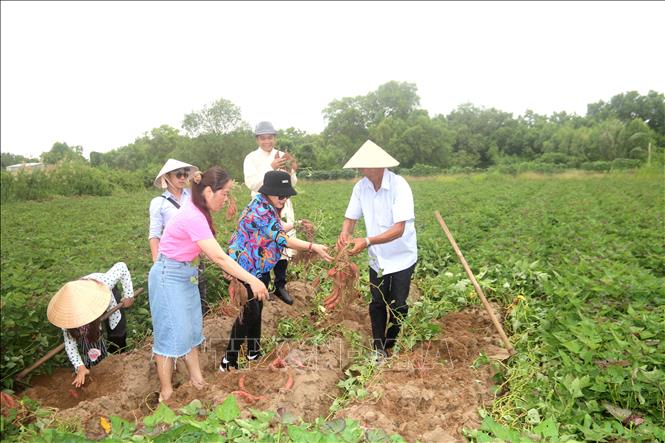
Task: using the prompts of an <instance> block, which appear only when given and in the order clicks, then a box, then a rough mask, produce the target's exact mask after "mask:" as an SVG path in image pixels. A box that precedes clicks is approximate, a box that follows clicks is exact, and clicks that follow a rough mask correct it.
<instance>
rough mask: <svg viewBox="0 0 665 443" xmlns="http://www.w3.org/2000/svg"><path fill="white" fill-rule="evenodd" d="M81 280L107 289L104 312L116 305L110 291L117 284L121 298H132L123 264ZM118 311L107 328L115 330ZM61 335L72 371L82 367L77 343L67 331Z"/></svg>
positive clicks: (131, 290)
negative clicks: (106, 301) (94, 281)
mask: <svg viewBox="0 0 665 443" xmlns="http://www.w3.org/2000/svg"><path fill="white" fill-rule="evenodd" d="M83 279H90V280H96V281H98V282H100V283H103V284H104V285H105V286H106V287H108V288H109V297H110V300H109V306H108V308H106V312H108V311H110V310H111V309H113V308H114V307H115V306H117V305H118V303H116V301H115V297H113V293H112V292H111V289H112V288H113V287H114V286H115V285H116V284H117V283H118V282H120V284H121V285H122V293H123V298H128V297H129V298H131V297H134V286H133V285H132V276H131V275H130V273H129V269H127V265H126V264H124V263H123V262H118V263H116V264H114V265H113V267H112V268H111V269H109V270H108V271H106V272H105V273H100V272H95V273H93V274H88V275H86V276H85V277H83ZM120 318H121V316H120V311H115V312H114V313H113V314H111V316H110V317H109V326H110V327H111V329H115V327H116V326H118V323H120ZM62 331H63V335H64V337H65V351H66V352H67V357H69V361H70V362H71V363H72V365H74V369H76V368H78V367H79V366H82V365H83V360H82V359H81V354H79V350H78V343H77V342H76V340H75V339H74V337H72V336H71V334H70V333H69V332H68V331H67V329H64V328H63V329H62Z"/></svg>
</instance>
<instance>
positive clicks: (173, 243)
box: [148, 166, 268, 401]
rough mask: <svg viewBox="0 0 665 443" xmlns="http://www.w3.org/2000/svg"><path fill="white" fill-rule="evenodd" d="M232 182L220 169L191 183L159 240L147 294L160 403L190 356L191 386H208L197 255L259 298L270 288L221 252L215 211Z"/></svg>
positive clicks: (265, 294)
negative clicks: (177, 367)
mask: <svg viewBox="0 0 665 443" xmlns="http://www.w3.org/2000/svg"><path fill="white" fill-rule="evenodd" d="M232 186H233V181H232V180H231V179H230V177H229V176H228V174H227V173H226V172H225V171H224V170H223V169H222V168H220V167H218V166H213V167H212V168H210V169H208V170H207V171H205V172H204V173H203V174H201V172H200V171H196V172H195V173H194V175H193V179H192V196H191V200H190V201H188V202H187V203H185V205H184V206H183V207H182V208H181V209H180V210H179V211H178V212H177V213H176V214H174V215H173V217H172V218H171V220H170V221H169V223H168V225H166V228H165V229H164V233H163V234H162V238H161V240H160V242H159V254H158V256H157V259H156V260H155V263H154V264H153V265H152V268H151V269H150V274H149V277H148V294H149V298H150V314H151V316H152V327H153V347H152V350H153V353H154V354H155V360H156V361H157V374H158V376H159V383H160V392H159V401H166V400H168V399H169V398H170V397H171V395H172V394H173V387H172V385H171V376H172V372H173V365H174V363H175V360H174V359H176V358H178V357H183V356H184V358H185V364H186V365H187V370H188V372H189V377H190V381H191V382H192V385H193V386H194V387H195V388H197V389H201V388H202V387H204V386H205V385H206V383H205V381H204V380H203V375H202V374H201V368H200V365H199V354H198V349H197V347H198V346H199V345H200V344H201V343H202V342H203V340H204V337H203V317H202V315H201V298H200V295H199V288H198V279H197V275H198V257H199V254H200V253H201V252H203V253H204V254H205V255H206V256H207V257H208V258H209V259H210V260H211V261H212V262H214V263H215V264H216V265H217V266H219V267H220V268H222V269H223V270H224V271H225V272H226V273H228V274H230V275H232V276H234V277H236V278H238V279H239V280H242V281H244V282H246V283H247V284H248V285H249V286H250V287H251V288H252V291H253V292H254V293H255V294H256V295H257V297H259V298H260V299H265V298H266V297H267V296H268V289H267V288H266V286H265V285H264V284H263V282H261V280H259V279H258V278H256V277H254V276H253V275H252V274H250V273H249V272H247V271H245V270H244V269H243V268H242V267H240V266H239V265H238V264H237V263H236V262H235V261H233V260H232V259H231V258H230V257H229V256H228V255H226V253H224V251H223V250H222V248H221V246H220V245H219V243H217V240H215V228H214V226H213V223H212V217H211V215H210V214H211V212H217V211H219V210H220V209H221V208H222V207H223V206H224V204H225V203H226V201H227V200H228V197H229V192H230V190H231V187H232Z"/></svg>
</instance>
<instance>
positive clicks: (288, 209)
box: [243, 121, 298, 305]
mask: <svg viewBox="0 0 665 443" xmlns="http://www.w3.org/2000/svg"><path fill="white" fill-rule="evenodd" d="M254 135H255V136H256V144H257V145H258V148H257V149H256V150H254V151H252V152H250V153H249V154H247V156H246V157H245V161H244V163H243V174H244V176H245V185H246V186H247V187H248V188H249V190H250V191H251V193H252V198H254V197H255V196H256V194H258V191H259V188H261V186H263V177H264V176H265V174H266V172H268V171H276V170H282V171H286V172H288V173H289V174H291V184H292V186H295V185H296V182H297V181H298V178H297V177H296V171H297V170H298V164H297V163H296V161H295V159H294V158H293V157H292V156H291V155H290V154H287V153H284V152H281V151H279V150H277V149H275V142H276V140H277V138H276V136H277V131H275V128H274V127H273V125H272V123H270V122H267V121H263V122H260V123H259V124H258V125H256V128H255V130H254ZM287 169H288V170H287ZM280 215H281V218H282V219H284V220H285V222H284V221H282V228H283V229H284V231H286V234H287V235H288V236H289V237H292V238H293V237H295V235H296V231H295V229H294V228H295V214H294V212H293V204H292V203H291V199H288V200H286V204H285V205H284V208H283V209H282V212H281V214H280ZM292 256H293V250H291V249H285V251H284V255H283V256H282V258H281V259H280V260H279V261H278V262H277V264H276V265H275V267H274V268H273V272H274V274H275V280H274V286H275V291H274V294H275V295H276V296H277V297H278V298H280V299H281V300H282V301H283V302H284V303H286V304H289V305H291V304H293V298H292V297H291V295H290V294H289V293H288V292H287V290H286V269H287V267H288V263H289V262H288V260H289V259H290V258H291V257H292Z"/></svg>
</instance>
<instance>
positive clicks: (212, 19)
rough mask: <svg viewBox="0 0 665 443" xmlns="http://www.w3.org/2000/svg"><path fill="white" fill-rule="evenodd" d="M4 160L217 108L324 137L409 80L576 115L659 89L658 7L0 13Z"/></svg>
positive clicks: (317, 5)
mask: <svg viewBox="0 0 665 443" xmlns="http://www.w3.org/2000/svg"><path fill="white" fill-rule="evenodd" d="M1 7H2V11H1V20H2V25H1V32H2V39H1V42H2V51H1V56H2V61H1V64H0V67H1V70H2V73H1V81H2V91H1V94H0V98H1V100H2V111H1V117H2V123H1V124H2V127H1V131H0V134H1V137H2V140H1V144H0V147H1V149H2V152H11V153H14V154H23V155H30V156H38V155H39V154H40V153H42V152H44V151H48V150H49V149H50V148H51V146H52V145H53V143H54V142H56V141H61V142H66V143H67V144H69V145H70V146H71V145H81V146H83V148H84V154H85V155H86V157H88V156H89V153H90V151H100V152H106V151H109V150H111V149H114V148H118V147H121V146H124V145H127V144H129V143H132V142H133V141H134V140H135V139H136V138H137V137H140V136H142V135H143V134H144V133H145V132H149V131H150V130H151V129H153V128H156V127H158V126H160V125H163V124H168V125H171V126H173V127H175V128H179V129H180V128H181V124H182V120H183V117H184V115H185V114H187V113H189V112H191V111H194V110H200V109H201V108H202V107H203V106H204V105H206V104H210V103H212V102H213V101H215V100H217V99H219V98H225V99H227V100H230V101H231V102H233V103H234V104H235V105H237V106H238V107H240V109H241V111H242V116H243V119H244V120H245V121H247V122H248V123H249V124H250V125H251V126H254V125H255V124H256V123H257V122H258V121H260V120H270V121H272V122H273V123H274V125H275V126H276V127H277V128H278V129H285V128H288V127H295V128H298V129H301V130H304V131H307V132H310V133H318V132H321V131H322V130H323V128H324V127H325V124H326V122H325V121H324V120H323V116H322V113H321V111H322V110H323V109H324V108H325V107H326V106H327V105H328V104H329V103H330V102H331V101H332V100H335V99H341V98H343V97H352V96H358V95H365V94H367V93H369V92H371V91H374V90H376V89H377V88H378V87H379V86H380V85H382V84H384V83H386V82H388V81H391V80H396V81H400V82H410V83H415V84H416V86H417V88H418V95H419V96H420V98H421V107H422V108H424V109H426V110H427V111H428V112H429V114H430V116H434V115H436V114H447V113H449V112H450V111H452V110H453V109H455V108H456V107H457V106H459V105H460V104H462V103H465V102H471V103H473V104H475V105H477V106H482V107H485V108H490V107H495V108H498V109H500V110H503V111H507V112H511V113H513V115H514V116H515V117H516V116H518V115H520V114H523V113H524V111H526V110H527V109H532V110H534V111H536V112H538V113H541V114H551V113H552V112H558V111H566V112H569V113H577V114H579V115H584V114H585V113H586V105H587V104H588V103H593V102H596V101H598V100H609V99H610V98H611V97H612V96H614V95H616V94H619V93H622V92H627V91H630V90H637V91H638V92H639V93H640V94H647V93H648V91H649V90H656V91H658V92H661V93H664V92H665V57H664V56H663V53H664V51H663V47H665V31H664V25H663V24H664V23H665V4H664V3H662V2H588V3H587V2H560V3H559V2H553V3H542V2H533V3H530V2H499V3H495V2H491V3H485V2H475V3H474V2H470V3H467V2H462V3H456V2H422V3H419V2H408V3H406V2H366V3H364V2H309V3H305V2H270V3H264V2H239V3H235V2H218V3H217V2H200V3H197V2H186V3H185V2H183V3H180V2H145V3H144V2H6V1H3V2H2V4H1Z"/></svg>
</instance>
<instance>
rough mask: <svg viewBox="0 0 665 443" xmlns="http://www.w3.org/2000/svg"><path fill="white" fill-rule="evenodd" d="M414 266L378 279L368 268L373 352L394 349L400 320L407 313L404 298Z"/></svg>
mask: <svg viewBox="0 0 665 443" xmlns="http://www.w3.org/2000/svg"><path fill="white" fill-rule="evenodd" d="M415 267H416V265H415V264H414V265H412V266H411V267H409V268H407V269H404V270H402V271H398V272H394V273H392V274H387V275H383V276H381V278H379V276H378V274H377V273H376V271H374V269H372V268H369V283H370V292H371V294H372V301H371V302H370V304H369V318H370V320H371V323H372V339H373V343H372V345H373V346H374V348H375V349H380V350H386V349H390V348H392V347H393V346H395V340H396V339H397V336H398V335H399V331H400V328H401V324H402V320H403V319H404V318H405V317H406V314H407V313H408V312H409V306H408V305H407V304H406V298H407V297H408V296H409V285H410V284H411V276H412V275H413V270H414V269H415ZM389 316H390V318H389ZM386 326H387V327H388V329H387V330H386Z"/></svg>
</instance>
